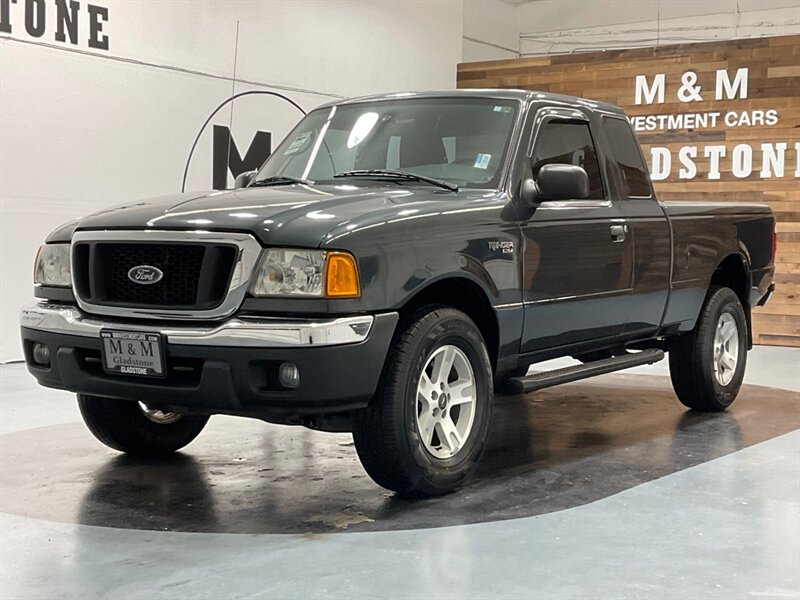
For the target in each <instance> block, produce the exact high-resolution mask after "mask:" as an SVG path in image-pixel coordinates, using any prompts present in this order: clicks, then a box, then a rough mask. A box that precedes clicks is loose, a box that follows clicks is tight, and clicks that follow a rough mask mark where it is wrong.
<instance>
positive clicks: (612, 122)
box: [602, 115, 653, 198]
mask: <svg viewBox="0 0 800 600" xmlns="http://www.w3.org/2000/svg"><path fill="white" fill-rule="evenodd" d="M602 122H603V129H604V131H605V133H606V137H607V138H608V143H609V145H610V146H611V153H612V158H613V160H614V162H615V163H616V165H617V171H618V172H619V174H620V177H621V179H622V186H623V188H622V192H623V194H624V195H625V196H627V197H628V198H650V197H651V196H652V195H653V190H652V187H651V185H650V174H649V173H648V171H647V167H646V166H645V163H644V158H642V152H641V150H640V149H639V144H638V143H637V142H636V138H635V137H634V133H633V129H631V126H630V123H628V121H627V120H626V119H624V118H622V117H609V116H605V115H604V116H603V118H602Z"/></svg>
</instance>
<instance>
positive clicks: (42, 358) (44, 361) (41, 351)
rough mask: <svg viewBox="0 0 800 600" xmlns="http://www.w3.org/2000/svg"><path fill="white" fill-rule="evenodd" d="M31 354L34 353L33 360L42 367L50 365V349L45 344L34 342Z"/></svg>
mask: <svg viewBox="0 0 800 600" xmlns="http://www.w3.org/2000/svg"><path fill="white" fill-rule="evenodd" d="M31 354H32V355H33V362H35V363H36V364H37V365H40V366H42V367H49V366H50V349H49V348H48V347H47V346H45V345H44V344H41V343H39V342H34V343H33V350H32V352H31Z"/></svg>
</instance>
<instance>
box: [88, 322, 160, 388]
mask: <svg viewBox="0 0 800 600" xmlns="http://www.w3.org/2000/svg"><path fill="white" fill-rule="evenodd" d="M100 337H101V339H102V340H103V368H104V369H105V370H106V372H107V373H114V374H117V375H139V376H143V377H163V376H164V352H163V343H162V340H161V334H159V333H147V332H141V331H116V330H108V329H104V330H102V331H101V332H100Z"/></svg>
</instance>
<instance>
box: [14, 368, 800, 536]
mask: <svg viewBox="0 0 800 600" xmlns="http://www.w3.org/2000/svg"><path fill="white" fill-rule="evenodd" d="M798 427H800V415H799V414H798V403H797V394H795V393H791V392H787V391H785V390H778V389H770V388H764V387H758V386H754V385H748V386H745V388H744V389H743V391H742V393H741V396H740V397H739V399H738V400H737V401H736V403H735V404H734V406H733V408H732V410H730V411H728V412H725V413H720V414H699V413H694V412H691V411H687V410H685V409H684V407H683V406H681V405H680V404H679V403H678V401H677V400H676V399H675V396H674V394H673V392H672V389H671V387H670V385H669V380H668V378H666V377H652V376H646V375H610V376H606V377H602V378H598V379H595V380H593V381H588V382H582V383H576V384H572V385H567V386H562V387H559V388H553V389H550V390H546V391H542V392H537V393H534V394H529V395H527V396H500V397H498V399H497V403H496V407H495V413H494V420H493V430H492V432H491V438H490V440H491V445H490V448H489V450H488V451H487V453H486V456H485V458H484V460H483V463H482V465H481V469H480V472H479V475H478V477H477V478H476V479H475V480H474V481H473V482H472V483H471V484H470V485H469V486H468V487H467V488H466V489H464V490H462V491H461V492H459V493H458V494H454V495H451V496H447V497H444V498H437V499H431V500H425V501H415V502H409V501H405V500H401V499H398V498H396V497H395V496H394V495H393V494H391V493H390V492H387V491H386V490H383V489H382V488H379V487H378V486H376V485H375V484H374V483H373V482H372V481H371V480H370V479H369V478H368V477H367V476H366V474H365V473H364V471H363V469H362V468H361V466H360V464H359V463H358V459H357V457H356V454H355V449H354V448H353V445H352V440H351V437H350V435H349V434H337V435H334V434H326V433H319V432H313V431H309V430H305V429H301V428H291V427H280V426H274V425H269V424H265V423H261V422H258V421H253V420H245V419H235V418H230V417H215V418H213V419H212V421H211V423H210V425H209V427H208V428H207V429H206V430H205V431H204V432H203V434H201V436H200V437H199V438H198V439H197V440H196V441H195V442H194V443H192V444H191V445H190V446H188V447H187V448H186V449H185V451H184V452H183V453H180V454H178V455H176V456H174V457H173V458H171V459H169V460H166V461H160V462H153V461H142V460H134V459H130V458H128V457H125V456H121V455H119V454H116V453H114V452H112V451H110V450H108V449H106V448H105V447H103V446H101V445H100V444H99V443H97V442H96V441H95V440H94V439H93V438H92V437H91V436H90V434H89V433H88V432H87V431H86V430H85V428H84V427H83V425H82V424H80V423H64V424H58V425H51V426H47V427H40V428H35V429H26V430H21V431H16V432H12V433H8V434H6V435H3V436H0V456H2V467H3V468H2V470H1V471H0V485H2V488H3V490H6V493H3V494H2V496H0V510H2V511H3V512H6V513H11V514H15V515H21V516H26V517H33V518H38V519H46V520H51V521H60V522H66V523H80V524H84V525H99V526H103V527H114V528H128V529H142V530H154V531H183V532H208V533H220V532H228V533H326V532H336V531H341V532H357V531H375V530H398V529H416V528H430V527H442V526H448V525H457V524H466V523H478V522H487V521H497V520H504V519H515V518H520V517H528V516H533V515H541V514H545V513H550V512H553V511H558V510H564V509H568V508H572V507H576V506H580V505H583V504H586V503H588V502H592V501H595V500H599V499H602V498H605V497H608V496H611V495H612V494H616V493H618V492H621V491H623V490H626V489H629V488H632V487H634V486H637V485H640V484H642V483H645V482H648V481H652V480H654V479H657V478H660V477H663V476H665V475H668V474H670V473H675V472H677V471H681V470H684V469H686V468H688V467H692V466H695V465H698V464H701V463H704V462H707V461H710V460H712V459H715V458H718V457H721V456H724V455H727V454H730V453H732V452H735V451H737V450H740V449H742V448H746V447H748V446H751V445H753V444H757V443H759V442H762V441H765V440H769V439H772V438H775V437H777V436H780V435H782V434H784V433H787V432H790V431H793V430H795V429H797V428H798Z"/></svg>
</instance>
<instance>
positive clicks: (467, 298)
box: [398, 275, 500, 370]
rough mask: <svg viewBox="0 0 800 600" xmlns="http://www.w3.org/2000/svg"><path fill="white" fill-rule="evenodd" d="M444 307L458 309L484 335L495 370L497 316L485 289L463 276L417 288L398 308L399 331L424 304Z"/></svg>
mask: <svg viewBox="0 0 800 600" xmlns="http://www.w3.org/2000/svg"><path fill="white" fill-rule="evenodd" d="M436 304H439V305H444V306H450V307H452V308H455V309H458V310H460V311H462V312H464V313H465V314H466V315H467V316H469V318H471V319H472V320H473V321H474V322H475V325H477V327H478V329H480V331H481V335H483V339H484V341H485V342H486V350H487V352H488V353H489V360H490V361H491V364H492V369H493V370H494V369H496V368H497V358H498V349H499V344H500V330H499V323H498V320H497V313H496V311H495V309H494V307H493V306H492V303H491V301H490V300H489V296H488V294H487V293H486V291H485V290H484V288H483V287H482V286H481V285H480V284H479V283H477V282H476V281H474V280H472V279H471V278H469V277H465V276H464V275H451V276H445V277H440V278H438V279H436V280H434V281H431V282H429V283H428V284H427V285H425V286H424V287H422V288H421V289H418V290H417V291H416V292H415V293H414V294H412V295H411V296H409V297H408V298H407V299H406V301H405V302H404V303H403V304H402V305H401V307H400V323H401V325H398V330H400V329H401V327H402V323H403V321H404V320H405V319H407V318H408V317H410V316H411V315H412V314H414V313H416V312H417V311H418V310H419V309H420V308H422V307H423V306H426V305H436Z"/></svg>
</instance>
